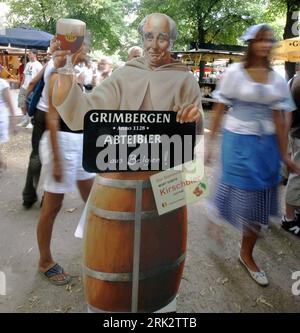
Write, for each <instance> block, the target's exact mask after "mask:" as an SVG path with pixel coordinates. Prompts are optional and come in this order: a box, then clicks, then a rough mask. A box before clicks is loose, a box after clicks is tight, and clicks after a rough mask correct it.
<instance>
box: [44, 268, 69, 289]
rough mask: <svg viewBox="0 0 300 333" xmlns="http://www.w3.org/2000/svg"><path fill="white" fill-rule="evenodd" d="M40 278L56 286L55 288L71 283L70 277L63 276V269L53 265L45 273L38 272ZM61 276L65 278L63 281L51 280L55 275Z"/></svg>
mask: <svg viewBox="0 0 300 333" xmlns="http://www.w3.org/2000/svg"><path fill="white" fill-rule="evenodd" d="M39 273H40V274H41V276H42V277H43V278H45V279H47V280H48V281H49V282H50V283H52V284H54V285H56V286H62V285H65V284H68V283H69V282H70V281H71V277H70V276H69V275H65V271H64V269H63V268H62V267H61V266H60V265H59V264H55V265H54V266H52V267H51V268H49V269H48V270H47V271H46V272H41V271H39ZM61 274H63V275H64V276H65V278H64V279H63V280H53V279H52V278H53V277H54V276H57V275H61Z"/></svg>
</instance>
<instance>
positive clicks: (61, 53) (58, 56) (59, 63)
mask: <svg viewBox="0 0 300 333" xmlns="http://www.w3.org/2000/svg"><path fill="white" fill-rule="evenodd" d="M50 52H51V54H52V58H53V62H54V66H55V68H61V67H64V66H65V64H66V60H67V55H71V51H70V50H61V49H60V41H59V40H58V39H57V37H56V36H54V38H52V39H51V41H50ZM86 55H87V51H86V48H85V47H84V45H82V46H81V48H80V49H79V50H78V51H77V52H76V53H74V54H72V63H73V65H76V64H77V63H78V62H79V59H83V58H84V57H86Z"/></svg>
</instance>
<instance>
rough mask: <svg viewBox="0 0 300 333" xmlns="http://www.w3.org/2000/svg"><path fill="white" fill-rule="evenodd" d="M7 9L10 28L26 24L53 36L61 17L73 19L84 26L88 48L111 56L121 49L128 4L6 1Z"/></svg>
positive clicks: (116, 0)
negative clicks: (78, 20)
mask: <svg viewBox="0 0 300 333" xmlns="http://www.w3.org/2000/svg"><path fill="white" fill-rule="evenodd" d="M6 3H8V4H9V5H10V8H11V13H10V25H11V26H18V25H20V24H27V25H29V26H32V27H34V28H39V29H41V30H44V31H47V32H50V33H55V26H56V21H57V20H58V19H59V18H61V17H67V18H77V19H80V20H82V21H84V22H86V23H87V27H88V29H89V30H90V32H91V36H92V46H93V48H96V49H101V50H103V52H107V53H113V52H115V51H116V50H118V49H121V48H123V47H124V45H122V42H121V35H123V34H124V30H126V29H124V27H125V26H126V22H125V19H124V18H125V17H126V13H127V10H128V9H127V8H129V7H130V4H131V1H130V0H80V1H77V0H60V1H52V0H7V1H6Z"/></svg>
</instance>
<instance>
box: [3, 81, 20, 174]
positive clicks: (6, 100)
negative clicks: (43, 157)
mask: <svg viewBox="0 0 300 333" xmlns="http://www.w3.org/2000/svg"><path fill="white" fill-rule="evenodd" d="M7 109H8V110H9V112H10V115H11V117H10V121H11V126H12V130H13V132H14V133H15V132H16V126H15V118H14V117H15V109H14V106H13V103H12V99H11V95H10V87H9V84H8V82H7V81H5V80H3V79H0V146H2V144H4V143H6V142H8V132H9V131H8V129H9V113H8V112H7ZM5 167H6V164H5V162H4V161H3V157H2V155H1V151H0V172H1V170H2V169H4V168H5Z"/></svg>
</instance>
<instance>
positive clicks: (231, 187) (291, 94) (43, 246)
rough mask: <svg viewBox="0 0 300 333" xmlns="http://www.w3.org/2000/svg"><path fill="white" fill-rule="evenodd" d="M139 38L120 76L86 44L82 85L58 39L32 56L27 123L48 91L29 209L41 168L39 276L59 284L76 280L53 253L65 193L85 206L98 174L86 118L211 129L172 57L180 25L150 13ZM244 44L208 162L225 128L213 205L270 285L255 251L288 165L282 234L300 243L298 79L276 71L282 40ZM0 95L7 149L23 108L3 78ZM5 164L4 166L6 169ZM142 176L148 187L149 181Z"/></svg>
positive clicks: (39, 116)
mask: <svg viewBox="0 0 300 333" xmlns="http://www.w3.org/2000/svg"><path fill="white" fill-rule="evenodd" d="M139 32H140V34H141V36H142V38H143V46H144V49H141V48H140V47H136V46H135V47H132V48H130V50H129V52H128V62H127V63H126V64H125V65H124V66H121V67H120V68H119V69H118V70H114V71H113V62H112V59H111V58H110V57H102V58H101V59H100V60H99V61H92V60H91V59H90V58H89V57H88V56H87V53H88V47H86V48H85V50H81V53H80V54H79V55H78V57H77V63H76V64H75V65H76V66H75V75H74V77H75V78H76V80H74V79H73V76H63V75H60V74H59V73H58V72H57V68H59V67H61V66H63V64H64V63H65V57H66V54H67V52H66V51H61V50H59V42H58V41H57V40H54V41H53V42H52V44H51V48H52V53H53V58H52V59H51V60H50V61H49V62H48V63H46V64H45V65H44V67H43V66H42V65H41V64H40V63H39V62H38V61H37V59H36V52H35V51H34V50H32V51H30V52H29V53H28V56H29V62H28V63H27V64H26V66H25V69H24V79H23V82H22V85H21V89H20V94H19V106H20V107H21V109H22V112H23V116H24V119H23V120H22V123H23V122H24V125H25V124H28V115H27V114H26V111H27V107H26V97H27V96H28V95H29V94H30V93H31V92H32V90H33V88H34V86H35V85H36V84H37V82H38V81H39V80H40V78H41V77H43V79H44V82H45V85H44V88H43V91H42V95H41V97H40V100H39V102H38V104H37V107H36V111H35V113H34V115H33V117H32V123H33V131H32V152H31V155H30V159H29V165H28V169H27V177H26V184H25V187H24V190H23V206H24V207H25V208H26V209H29V208H31V207H32V205H33V204H34V203H35V202H36V201H37V200H38V197H37V186H38V183H39V177H40V173H41V168H43V169H44V171H45V179H44V184H43V185H42V186H43V189H44V195H43V198H42V202H41V213H40V218H39V223H38V227H37V239H38V245H39V250H40V260H39V264H38V269H39V272H40V273H41V275H42V276H43V277H45V278H46V279H47V280H48V281H49V282H51V283H54V284H57V285H61V284H66V283H69V281H70V276H69V274H68V273H66V272H65V271H64V269H63V267H62V266H61V265H60V264H58V263H57V262H56V261H55V260H54V259H53V258H52V254H51V249H50V244H51V237H52V229H53V224H54V221H55V218H56V216H57V214H58V212H59V210H60V208H61V206H62V202H63V198H64V195H65V194H66V193H68V192H72V191H74V188H75V187H76V185H77V187H78V189H79V192H80V195H81V197H82V199H83V201H84V202H87V201H88V197H89V194H90V191H91V189H92V184H93V181H94V178H95V177H97V176H96V175H95V174H91V173H87V172H86V171H85V170H84V169H83V168H82V165H81V159H82V141H83V131H82V130H83V128H82V127H83V116H84V114H85V113H86V112H88V111H89V110H90V109H91V108H95V109H100V108H108V109H114V110H171V111H172V110H173V111H175V112H177V120H178V121H180V122H198V123H200V124H202V125H203V113H202V108H201V94H200V89H199V86H198V84H197V82H196V80H195V79H194V77H193V76H192V75H191V74H190V73H189V71H188V69H187V68H184V65H182V64H180V63H179V62H175V61H174V60H172V58H171V56H170V50H171V47H172V45H173V43H174V42H175V39H176V36H177V30H176V25H175V23H174V21H173V20H171V19H170V18H169V17H167V16H166V15H162V14H152V15H149V16H147V17H146V18H145V20H144V21H143V22H142V23H141V25H140V27H139ZM242 38H243V40H244V41H245V42H246V43H247V45H248V49H247V53H246V55H245V58H244V60H243V61H242V62H240V63H234V64H232V65H230V66H229V67H228V68H227V70H226V72H225V73H224V74H223V76H222V78H221V80H220V82H219V84H218V87H217V89H216V93H215V96H214V98H215V99H217V100H218V102H217V103H215V105H214V108H213V115H214V119H213V122H212V125H211V132H210V134H209V140H208V143H207V144H206V156H205V160H206V163H210V162H211V156H212V151H211V150H210V147H211V144H212V142H213V141H214V140H215V138H216V136H217V133H218V131H219V128H220V127H221V124H223V126H222V128H223V129H222V131H223V132H222V133H223V136H222V149H221V151H222V152H221V154H222V158H221V161H222V169H221V175H220V179H219V182H218V186H217V189H216V192H215V193H214V195H213V197H212V198H211V201H212V206H213V207H214V209H215V210H216V211H217V213H218V215H219V216H220V217H221V218H222V219H223V220H225V221H227V222H229V223H230V224H232V225H234V226H235V227H237V228H238V229H240V230H241V232H242V243H241V249H240V254H239V260H240V262H241V263H242V265H244V266H245V267H246V269H247V271H248V272H249V274H250V276H251V277H252V278H253V279H254V280H255V281H256V282H257V283H258V284H259V285H262V286H266V285H268V283H269V282H268V278H267V275H266V273H265V272H264V271H263V270H262V269H260V267H259V265H258V264H257V263H256V260H254V258H253V249H254V246H255V244H256V241H257V238H258V234H259V231H260V229H261V228H262V227H266V226H267V225H268V222H269V217H270V216H271V215H278V214H279V213H280V212H279V200H278V186H279V183H280V181H281V174H280V170H281V166H282V165H281V163H284V164H285V165H286V166H287V168H288V169H289V172H290V174H289V178H288V184H287V190H286V211H285V212H284V214H283V217H282V227H283V229H285V230H286V231H288V232H291V233H292V234H293V235H295V236H300V187H298V186H299V184H300V182H299V179H300V176H299V174H300V164H299V163H300V158H299V149H300V143H299V140H300V136H299V133H298V132H299V128H300V121H299V119H298V118H299V116H298V115H297V112H299V111H297V110H299V109H300V93H299V89H300V76H298V75H297V76H296V77H295V78H294V79H293V82H292V83H290V84H289V85H288V83H287V82H286V81H285V79H284V78H282V77H281V76H280V75H279V74H277V73H276V72H275V71H273V70H272V67H271V64H270V60H269V59H270V52H271V48H272V46H273V43H274V37H273V31H272V29H271V28H270V27H269V26H268V25H266V24H258V25H255V26H252V27H250V28H249V29H248V30H247V31H246V33H245V34H244V35H243V37H242ZM87 44H88V43H86V46H87ZM143 52H144V55H143ZM170 82H171V84H169V83H170ZM104 83H105V84H104ZM116 86H117V87H118V89H117V90H118V91H117V92H116V89H115V87H116ZM0 91H1V97H0V108H1V109H0V143H1V144H2V143H4V142H6V141H7V139H8V134H7V133H8V132H7V128H8V114H7V113H4V112H2V105H3V104H7V105H8V106H9V110H10V113H11V115H12V117H10V119H11V120H12V121H13V119H14V117H13V116H14V114H15V111H14V109H13V106H12V103H11V99H10V96H9V88H8V86H7V84H5V81H3V80H1V81H0ZM66 96H68V99H66ZM124 96H126V98H125V97H124ZM12 125H13V128H16V127H15V125H14V124H12ZM288 134H289V135H290V136H289V141H290V142H289V145H290V147H291V148H290V150H289V151H288ZM40 152H41V153H40ZM3 167H4V161H3V160H0V169H1V168H2V169H3ZM122 177H124V174H123V175H122ZM108 178H109V177H108ZM113 178H116V175H114V177H113ZM122 179H124V178H122ZM128 179H129V178H128ZM140 179H143V180H145V181H146V180H148V179H149V174H146V173H145V175H144V176H140ZM92 191H93V190H92Z"/></svg>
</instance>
